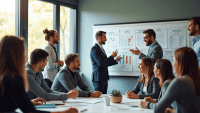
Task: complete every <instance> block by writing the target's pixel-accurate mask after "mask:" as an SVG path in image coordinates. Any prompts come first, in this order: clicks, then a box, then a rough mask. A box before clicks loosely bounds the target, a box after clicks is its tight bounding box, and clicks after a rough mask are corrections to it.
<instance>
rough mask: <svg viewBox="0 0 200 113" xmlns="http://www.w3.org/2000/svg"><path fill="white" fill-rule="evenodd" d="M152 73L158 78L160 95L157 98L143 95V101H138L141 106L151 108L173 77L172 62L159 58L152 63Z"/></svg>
mask: <svg viewBox="0 0 200 113" xmlns="http://www.w3.org/2000/svg"><path fill="white" fill-rule="evenodd" d="M154 75H155V77H156V78H158V79H159V80H160V81H159V85H160V87H161V91H160V95H159V97H158V99H155V100H154V99H152V98H151V97H145V98H144V99H145V101H141V102H140V106H141V107H142V108H149V109H152V108H153V103H156V102H158V101H159V100H160V99H161V97H162V96H163V95H164V94H165V92H166V90H167V87H168V86H169V84H170V82H171V81H172V79H174V78H175V77H174V74H173V71H172V64H171V62H170V61H169V60H166V59H159V60H157V61H156V63H155V65H154Z"/></svg>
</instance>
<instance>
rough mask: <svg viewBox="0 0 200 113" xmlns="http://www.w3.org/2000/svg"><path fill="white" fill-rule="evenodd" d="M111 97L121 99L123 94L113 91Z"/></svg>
mask: <svg viewBox="0 0 200 113" xmlns="http://www.w3.org/2000/svg"><path fill="white" fill-rule="evenodd" d="M111 96H115V97H121V96H122V92H120V90H116V89H114V90H112V92H111Z"/></svg>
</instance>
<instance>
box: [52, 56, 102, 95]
mask: <svg viewBox="0 0 200 113" xmlns="http://www.w3.org/2000/svg"><path fill="white" fill-rule="evenodd" d="M78 56H79V54H69V55H67V56H66V57H65V64H66V66H65V67H64V68H63V69H62V70H60V72H58V74H57V75H56V77H55V80H54V82H53V84H52V87H51V89H52V90H55V91H59V92H65V93H67V92H68V91H70V90H72V89H74V88H76V87H77V86H78V87H79V88H80V89H81V90H82V91H81V90H79V97H99V96H101V92H100V91H95V92H91V91H90V90H89V88H88V86H86V85H85V84H84V82H83V80H82V78H81V76H80V74H79V72H76V70H80V68H79V66H80V65H81V63H80V62H79V58H78Z"/></svg>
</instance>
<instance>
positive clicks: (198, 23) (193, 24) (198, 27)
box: [188, 17, 200, 70]
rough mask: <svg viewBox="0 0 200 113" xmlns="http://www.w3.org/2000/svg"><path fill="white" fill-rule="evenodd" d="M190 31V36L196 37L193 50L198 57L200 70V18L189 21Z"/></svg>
mask: <svg viewBox="0 0 200 113" xmlns="http://www.w3.org/2000/svg"><path fill="white" fill-rule="evenodd" d="M188 30H189V31H190V33H189V34H190V36H194V39H193V50H194V51H195V53H196V55H197V58H198V61H199V70H200V17H193V18H190V19H189V24H188Z"/></svg>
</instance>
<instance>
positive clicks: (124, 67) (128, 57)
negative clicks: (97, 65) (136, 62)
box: [106, 50, 133, 72]
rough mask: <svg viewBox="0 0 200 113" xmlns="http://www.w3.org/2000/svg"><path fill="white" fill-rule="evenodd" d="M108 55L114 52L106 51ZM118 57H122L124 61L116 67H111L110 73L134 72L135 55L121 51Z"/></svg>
mask: <svg viewBox="0 0 200 113" xmlns="http://www.w3.org/2000/svg"><path fill="white" fill-rule="evenodd" d="M106 53H108V54H112V51H106ZM118 56H121V57H122V59H121V60H120V61H119V62H118V64H117V65H114V66H109V67H108V69H109V71H111V72H112V71H119V72H123V71H126V72H132V69H133V65H132V62H133V55H132V53H131V52H130V51H128V50H123V51H121V50H119V51H118Z"/></svg>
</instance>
